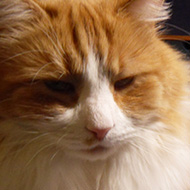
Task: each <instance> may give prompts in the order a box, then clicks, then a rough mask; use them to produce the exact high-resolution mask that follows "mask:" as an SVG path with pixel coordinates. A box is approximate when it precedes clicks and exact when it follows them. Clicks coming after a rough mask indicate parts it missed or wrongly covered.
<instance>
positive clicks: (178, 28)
mask: <svg viewBox="0 0 190 190" xmlns="http://www.w3.org/2000/svg"><path fill="white" fill-rule="evenodd" d="M165 25H166V26H170V27H172V28H175V29H177V30H179V31H181V32H184V33H185V34H187V35H190V32H188V31H187V30H184V29H183V28H180V27H178V26H176V25H174V24H169V23H165Z"/></svg>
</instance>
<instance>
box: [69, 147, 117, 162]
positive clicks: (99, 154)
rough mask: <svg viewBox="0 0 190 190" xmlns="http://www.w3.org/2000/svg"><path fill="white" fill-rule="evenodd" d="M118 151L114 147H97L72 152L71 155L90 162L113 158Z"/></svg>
mask: <svg viewBox="0 0 190 190" xmlns="http://www.w3.org/2000/svg"><path fill="white" fill-rule="evenodd" d="M116 151H118V149H116V148H113V147H104V146H96V147H94V148H91V149H82V150H77V151H71V152H70V155H72V156H74V157H77V158H81V159H84V160H89V161H96V160H105V159H107V158H109V157H111V156H112V155H113V154H114V153H115V152H116Z"/></svg>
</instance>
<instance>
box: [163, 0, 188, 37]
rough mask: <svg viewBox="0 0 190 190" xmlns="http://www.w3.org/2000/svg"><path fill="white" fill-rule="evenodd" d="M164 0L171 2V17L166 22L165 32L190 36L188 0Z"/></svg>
mask: <svg viewBox="0 0 190 190" xmlns="http://www.w3.org/2000/svg"><path fill="white" fill-rule="evenodd" d="M166 2H169V3H171V8H172V12H171V13H172V16H171V19H169V20H168V21H167V22H166V28H167V31H168V32H167V33H168V34H172V35H188V36H190V0H167V1H166ZM167 23H168V24H169V25H167ZM178 28H180V29H178ZM183 30H185V31H186V32H185V31H183Z"/></svg>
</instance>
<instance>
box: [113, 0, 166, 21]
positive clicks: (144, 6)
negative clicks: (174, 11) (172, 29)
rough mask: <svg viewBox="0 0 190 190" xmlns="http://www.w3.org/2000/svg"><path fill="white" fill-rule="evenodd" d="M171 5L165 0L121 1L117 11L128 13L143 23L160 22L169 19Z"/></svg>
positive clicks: (118, 2) (118, 3)
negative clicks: (164, 0)
mask: <svg viewBox="0 0 190 190" xmlns="http://www.w3.org/2000/svg"><path fill="white" fill-rule="evenodd" d="M169 5H170V4H168V3H164V2H163V0H119V1H117V9H116V11H117V12H118V14H121V13H125V12H128V13H129V14H131V15H133V16H135V17H136V18H138V19H139V20H141V21H149V22H160V21H163V20H166V19H168V17H169V7H170V6H169Z"/></svg>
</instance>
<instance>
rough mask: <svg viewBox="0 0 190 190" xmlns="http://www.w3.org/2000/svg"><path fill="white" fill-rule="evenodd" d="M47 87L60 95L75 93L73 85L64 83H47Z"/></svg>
mask: <svg viewBox="0 0 190 190" xmlns="http://www.w3.org/2000/svg"><path fill="white" fill-rule="evenodd" d="M44 83H45V85H46V87H47V88H48V89H50V90H52V91H55V92H59V93H74V92H75V87H74V85H73V84H71V83H69V82H64V81H45V82H44Z"/></svg>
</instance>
